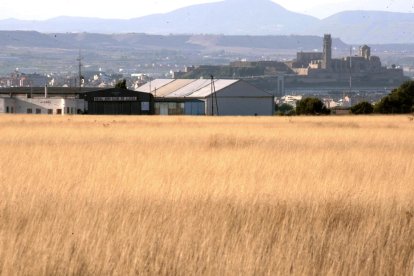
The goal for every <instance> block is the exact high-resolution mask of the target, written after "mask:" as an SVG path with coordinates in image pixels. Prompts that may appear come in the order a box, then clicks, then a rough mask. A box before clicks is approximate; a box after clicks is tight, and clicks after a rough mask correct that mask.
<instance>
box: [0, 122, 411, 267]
mask: <svg viewBox="0 0 414 276" xmlns="http://www.w3.org/2000/svg"><path fill="white" fill-rule="evenodd" d="M413 141H414V122H413V121H412V120H409V118H408V117H407V116H399V117H381V116H378V117H320V118H310V117H293V118H283V117H281V118H205V117H202V118H187V117H168V118H166V117H46V116H1V117H0V149H1V151H0V152H1V153H0V167H1V169H0V248H1V250H0V274H4V275H13V274H24V275H39V274H40V275H49V274H84V275H85V274H86V275H87V274H94V275H102V274H118V275H132V274H160V275H200V274H202V275H224V274H226V275H240V274H243V275H287V274H292V275H323V274H325V275H326V274H330V275H411V274H412V268H413V264H414V201H413V198H414V185H413V184H414V182H413V179H414V142H413Z"/></svg>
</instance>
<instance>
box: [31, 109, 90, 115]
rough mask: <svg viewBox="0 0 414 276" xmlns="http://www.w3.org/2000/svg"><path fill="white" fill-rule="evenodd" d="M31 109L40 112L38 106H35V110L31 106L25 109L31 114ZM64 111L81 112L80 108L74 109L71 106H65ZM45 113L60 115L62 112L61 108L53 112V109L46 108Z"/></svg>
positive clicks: (70, 112) (68, 112) (67, 112)
mask: <svg viewBox="0 0 414 276" xmlns="http://www.w3.org/2000/svg"><path fill="white" fill-rule="evenodd" d="M33 111H35V112H36V114H42V109H40V108H36V109H35V110H33V109H32V108H28V109H27V114H33ZM65 112H66V113H65V114H80V113H82V112H81V110H80V109H78V110H76V109H75V108H73V107H66V108H65ZM45 114H46V113H45ZM47 114H49V115H53V114H57V115H61V114H62V109H56V112H53V109H47Z"/></svg>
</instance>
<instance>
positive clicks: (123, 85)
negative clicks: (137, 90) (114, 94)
mask: <svg viewBox="0 0 414 276" xmlns="http://www.w3.org/2000/svg"><path fill="white" fill-rule="evenodd" d="M115 88H120V89H128V88H127V84H126V79H123V80H120V81H118V82H117V83H116V84H115Z"/></svg>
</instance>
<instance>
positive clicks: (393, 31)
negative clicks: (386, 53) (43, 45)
mask: <svg viewBox="0 0 414 276" xmlns="http://www.w3.org/2000/svg"><path fill="white" fill-rule="evenodd" d="M0 30H25V31H31V30H33V31H38V32H41V33H66V32H68V33H80V32H87V33H102V34H112V33H149V34H160V35H166V34H223V35H319V36H320V35H322V34H324V33H331V34H332V35H333V36H335V37H340V38H341V39H343V40H344V41H345V42H347V43H351V44H363V43H371V44H373V43H375V44H387V43H414V13H397V12H386V11H362V10H360V11H359V10H355V11H344V12H340V13H337V14H334V15H332V16H329V17H327V18H325V19H318V18H316V17H312V16H309V15H304V14H300V13H296V12H291V11H289V10H287V9H285V8H284V7H282V6H281V5H279V4H276V3H274V2H272V1H270V0H260V1H254V2H252V1H248V0H225V1H221V2H214V3H205V4H198V5H193V6H188V7H184V8H180V9H177V10H175V11H172V12H169V13H164V14H161V13H159V14H153V15H147V16H143V17H138V18H132V19H103V18H93V17H70V16H59V17H55V18H51V19H48V20H18V19H4V20H0Z"/></svg>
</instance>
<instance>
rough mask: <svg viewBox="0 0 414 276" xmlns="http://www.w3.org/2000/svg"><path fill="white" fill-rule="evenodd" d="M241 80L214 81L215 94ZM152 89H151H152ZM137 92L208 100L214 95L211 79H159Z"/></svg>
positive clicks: (157, 95) (162, 96)
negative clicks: (207, 98)
mask: <svg viewBox="0 0 414 276" xmlns="http://www.w3.org/2000/svg"><path fill="white" fill-rule="evenodd" d="M239 81H240V80H222V79H216V80H214V86H215V92H216V93H217V92H220V90H223V89H225V88H227V87H229V86H231V85H233V84H235V83H237V82H239ZM150 87H151V89H150ZM137 91H142V92H149V93H151V94H153V95H154V96H155V97H157V98H195V99H198V98H206V97H208V96H210V95H211V94H212V91H211V80H210V79H177V80H173V79H157V80H153V81H152V82H151V85H150V84H149V83H146V84H144V85H143V86H141V87H139V88H138V89H137Z"/></svg>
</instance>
